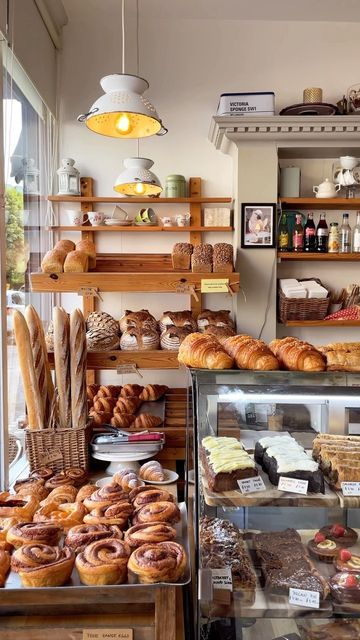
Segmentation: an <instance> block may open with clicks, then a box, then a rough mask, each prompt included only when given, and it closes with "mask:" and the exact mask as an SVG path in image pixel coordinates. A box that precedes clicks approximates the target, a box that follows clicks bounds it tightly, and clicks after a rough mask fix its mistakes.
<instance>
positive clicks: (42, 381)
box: [25, 305, 54, 425]
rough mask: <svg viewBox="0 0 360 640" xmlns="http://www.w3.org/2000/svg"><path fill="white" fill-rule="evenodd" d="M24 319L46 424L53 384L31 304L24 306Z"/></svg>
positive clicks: (39, 329)
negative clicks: (27, 329)
mask: <svg viewBox="0 0 360 640" xmlns="http://www.w3.org/2000/svg"><path fill="white" fill-rule="evenodd" d="M25 319H26V322H27V326H28V328H29V335H30V344H31V349H32V353H33V359H34V366H35V374H36V378H37V381H38V385H39V391H40V399H41V402H42V404H43V416H44V424H45V425H47V424H48V421H49V418H50V413H51V407H52V401H53V397H54V384H53V381H52V377H51V371H50V365H49V359H48V355H47V349H46V344H45V334H44V329H43V326H42V322H41V320H40V318H39V316H38V314H37V312H36V310H35V308H34V307H33V306H32V305H28V306H27V307H26V309H25Z"/></svg>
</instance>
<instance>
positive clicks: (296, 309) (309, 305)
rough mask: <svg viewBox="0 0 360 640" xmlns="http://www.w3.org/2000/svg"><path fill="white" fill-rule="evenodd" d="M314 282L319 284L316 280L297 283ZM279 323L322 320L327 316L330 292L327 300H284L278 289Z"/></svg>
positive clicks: (304, 280) (284, 297)
mask: <svg viewBox="0 0 360 640" xmlns="http://www.w3.org/2000/svg"><path fill="white" fill-rule="evenodd" d="M306 280H315V281H316V282H318V283H319V284H321V282H320V280H319V279H318V278H304V279H303V280H299V282H306ZM278 303H279V304H278V311H279V321H280V322H282V323H283V324H285V323H286V322H288V321H289V320H323V319H324V318H325V316H326V314H327V310H328V307H329V303H330V292H329V293H328V296H327V298H323V299H319V298H286V296H285V295H284V294H283V292H282V291H281V289H280V287H279V296H278Z"/></svg>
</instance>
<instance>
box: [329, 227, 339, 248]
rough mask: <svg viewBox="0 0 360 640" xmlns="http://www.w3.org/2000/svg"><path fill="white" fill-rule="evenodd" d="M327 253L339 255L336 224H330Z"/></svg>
mask: <svg viewBox="0 0 360 640" xmlns="http://www.w3.org/2000/svg"><path fill="white" fill-rule="evenodd" d="M329 253H339V225H338V223H337V222H330V233H329Z"/></svg>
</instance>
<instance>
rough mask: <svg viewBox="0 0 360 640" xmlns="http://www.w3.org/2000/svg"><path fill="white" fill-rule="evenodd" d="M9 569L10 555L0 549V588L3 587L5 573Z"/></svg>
mask: <svg viewBox="0 0 360 640" xmlns="http://www.w3.org/2000/svg"><path fill="white" fill-rule="evenodd" d="M9 569H10V555H9V553H8V552H7V551H5V549H0V587H3V586H4V584H5V580H6V575H7V572H8V571H9Z"/></svg>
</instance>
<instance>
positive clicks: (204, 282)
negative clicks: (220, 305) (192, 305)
mask: <svg viewBox="0 0 360 640" xmlns="http://www.w3.org/2000/svg"><path fill="white" fill-rule="evenodd" d="M228 292H229V278H214V279H213V280H211V279H210V278H202V279H201V293H228Z"/></svg>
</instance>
